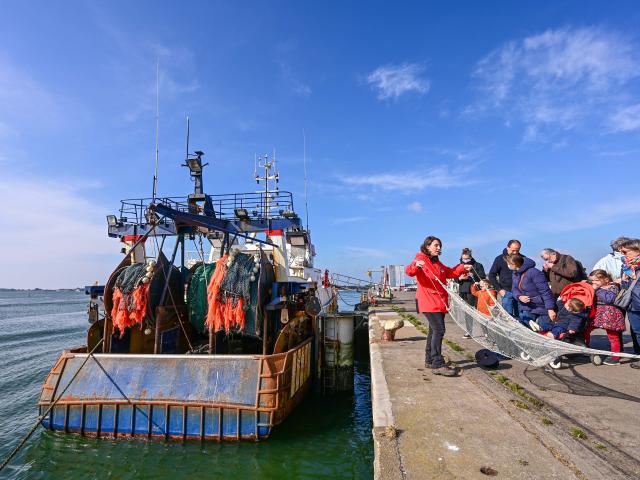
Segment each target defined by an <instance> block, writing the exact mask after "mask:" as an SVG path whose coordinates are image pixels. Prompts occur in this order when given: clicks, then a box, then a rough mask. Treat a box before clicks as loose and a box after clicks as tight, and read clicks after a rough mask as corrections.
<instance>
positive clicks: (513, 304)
mask: <svg viewBox="0 0 640 480" xmlns="http://www.w3.org/2000/svg"><path fill="white" fill-rule="evenodd" d="M502 308H504V309H505V310H506V311H507V313H508V314H509V315H511V316H512V317H516V318H518V301H517V300H516V299H515V298H513V293H511V292H507V293H505V294H504V297H502Z"/></svg>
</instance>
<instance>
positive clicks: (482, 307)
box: [471, 278, 498, 317]
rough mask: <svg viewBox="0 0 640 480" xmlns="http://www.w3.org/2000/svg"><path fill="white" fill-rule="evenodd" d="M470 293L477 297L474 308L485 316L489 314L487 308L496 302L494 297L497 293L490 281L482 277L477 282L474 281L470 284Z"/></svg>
mask: <svg viewBox="0 0 640 480" xmlns="http://www.w3.org/2000/svg"><path fill="white" fill-rule="evenodd" d="M471 294H472V295H473V296H474V297H476V298H477V299H478V301H477V304H476V309H477V310H478V311H479V312H480V313H482V314H483V315H485V316H487V317H489V316H491V313H490V312H489V309H490V308H491V307H493V306H494V305H495V304H496V302H495V299H496V296H497V295H498V292H496V290H495V289H494V288H493V287H492V286H491V282H490V281H489V280H488V279H486V278H483V279H482V280H480V281H479V282H478V283H474V284H473V285H472V286H471Z"/></svg>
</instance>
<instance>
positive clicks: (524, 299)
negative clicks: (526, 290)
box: [518, 295, 531, 303]
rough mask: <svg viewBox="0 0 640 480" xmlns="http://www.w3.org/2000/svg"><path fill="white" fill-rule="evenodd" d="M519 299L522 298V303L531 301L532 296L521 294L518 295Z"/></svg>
mask: <svg viewBox="0 0 640 480" xmlns="http://www.w3.org/2000/svg"><path fill="white" fill-rule="evenodd" d="M518 300H520V301H521V302H522V303H529V302H530V301H531V298H530V297H528V296H527V295H520V296H519V297H518Z"/></svg>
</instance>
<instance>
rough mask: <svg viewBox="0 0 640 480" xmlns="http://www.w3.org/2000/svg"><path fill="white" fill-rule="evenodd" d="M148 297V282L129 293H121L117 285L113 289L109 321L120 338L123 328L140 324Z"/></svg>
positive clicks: (145, 313)
mask: <svg viewBox="0 0 640 480" xmlns="http://www.w3.org/2000/svg"><path fill="white" fill-rule="evenodd" d="M148 299H149V284H148V283H146V284H142V285H140V286H139V287H136V288H135V289H134V290H133V291H132V292H131V293H129V294H124V293H122V291H121V290H120V289H119V288H117V287H116V288H114V289H113V308H112V309H111V321H112V322H113V328H114V329H115V330H116V331H119V333H120V338H122V336H123V335H124V329H125V328H127V327H133V326H135V325H142V323H143V321H144V317H145V316H146V315H147V302H148Z"/></svg>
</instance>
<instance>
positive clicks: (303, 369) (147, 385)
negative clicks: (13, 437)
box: [38, 339, 312, 441]
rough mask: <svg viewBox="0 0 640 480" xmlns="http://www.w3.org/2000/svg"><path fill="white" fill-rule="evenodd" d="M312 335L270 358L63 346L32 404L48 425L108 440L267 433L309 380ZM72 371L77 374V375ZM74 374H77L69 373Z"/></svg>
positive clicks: (300, 395)
mask: <svg viewBox="0 0 640 480" xmlns="http://www.w3.org/2000/svg"><path fill="white" fill-rule="evenodd" d="M311 346H312V343H311V340H310V339H309V340H306V341H305V342H302V343H301V344H300V345H298V346H297V347H295V348H292V349H291V350H288V351H287V352H284V353H280V354H275V355H135V354H95V355H93V356H92V358H89V359H88V360H87V362H86V364H85V365H84V367H82V368H81V369H80V371H79V372H78V369H79V368H80V367H81V365H82V363H83V362H84V361H85V360H86V359H87V358H86V357H87V353H86V350H85V351H84V352H77V351H65V352H63V353H62V354H61V356H60V358H59V359H58V361H57V362H56V364H55V365H54V367H53V369H52V370H51V372H50V373H49V375H48V377H47V379H46V381H45V383H44V386H43V388H42V393H41V396H40V401H39V403H38V405H39V408H40V414H41V415H43V414H45V413H46V412H47V410H48V409H49V408H50V407H51V405H52V404H53V403H55V405H54V406H53V408H52V409H51V411H50V412H49V413H48V414H47V415H46V416H45V418H43V421H42V424H43V425H44V426H45V427H46V428H49V429H51V430H58V431H64V432H72V433H78V434H81V435H91V436H98V437H101V436H106V437H147V438H149V437H159V438H165V439H196V440H217V441H221V440H259V439H264V438H267V437H268V436H269V435H270V434H271V431H272V428H273V427H274V426H275V425H278V424H279V423H280V422H282V420H284V418H285V417H286V416H287V415H288V414H289V413H290V412H291V411H292V410H293V408H294V407H295V406H296V405H297V404H298V403H299V402H300V401H301V400H302V398H303V397H304V395H305V394H306V392H307V391H308V389H309V384H310V382H311V358H312V356H311ZM76 373H77V375H76ZM74 375H75V378H74Z"/></svg>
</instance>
